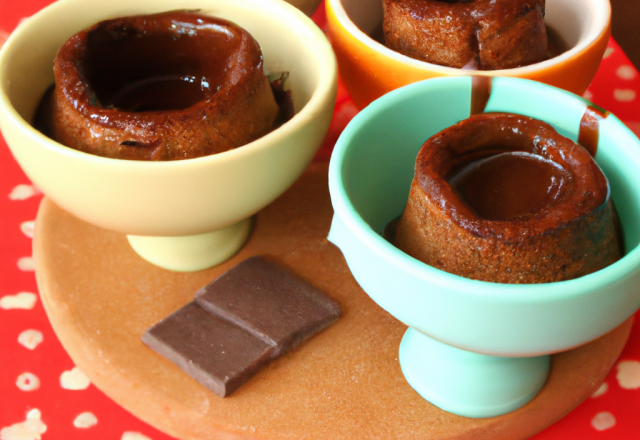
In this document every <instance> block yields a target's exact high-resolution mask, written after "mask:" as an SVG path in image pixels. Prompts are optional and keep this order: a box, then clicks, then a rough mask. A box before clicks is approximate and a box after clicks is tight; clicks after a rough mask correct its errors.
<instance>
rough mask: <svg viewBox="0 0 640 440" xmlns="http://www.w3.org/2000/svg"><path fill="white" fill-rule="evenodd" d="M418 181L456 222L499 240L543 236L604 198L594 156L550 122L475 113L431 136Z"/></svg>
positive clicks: (418, 167) (603, 180)
mask: <svg viewBox="0 0 640 440" xmlns="http://www.w3.org/2000/svg"><path fill="white" fill-rule="evenodd" d="M416 181H417V182H418V185H419V186H420V188H421V189H422V190H423V191H424V192H425V193H426V194H428V196H429V197H430V198H431V199H432V200H434V201H435V203H436V204H438V205H440V206H441V207H442V209H443V211H444V212H445V213H446V214H447V215H448V216H449V217H450V218H451V219H452V220H453V221H455V222H456V223H458V224H459V225H460V226H461V227H463V228H465V229H466V230H468V231H470V232H472V233H473V234H475V235H478V236H483V237H486V236H496V237H499V238H500V239H501V240H504V241H513V240H518V239H519V238H520V237H522V236H523V235H531V234H540V233H544V232H545V231H549V230H552V229H553V228H555V227H557V226H558V225H561V224H564V223H566V222H569V221H571V220H572V219H575V218H579V217H581V216H583V215H586V214H588V213H590V212H592V211H594V210H596V209H598V208H599V207H601V206H603V205H604V204H605V203H606V202H607V201H608V198H609V188H608V183H607V180H606V178H605V176H604V174H603V173H602V171H601V170H600V168H599V167H598V165H597V164H596V163H595V162H594V161H593V160H592V158H591V156H590V155H589V154H588V153H587V152H586V151H585V150H584V149H583V148H581V147H580V146H578V145H576V144H575V143H574V142H573V141H571V140H569V139H567V138H565V137H563V136H561V135H559V134H558V133H557V132H556V131H555V130H554V129H553V128H552V127H551V126H550V125H548V124H546V123H544V122H542V121H538V120H535V119H532V118H528V117H525V116H521V115H514V114H506V113H485V114H480V115H475V116H472V117H470V118H469V119H466V120H464V121H462V122H460V123H458V124H457V125H455V126H452V127H449V128H448V129H445V130H443V131H442V132H440V133H438V134H437V135H435V136H433V137H432V138H430V139H429V140H428V141H427V142H426V143H425V144H424V145H423V147H422V149H421V150H420V153H419V154H418V158H417V161H416Z"/></svg>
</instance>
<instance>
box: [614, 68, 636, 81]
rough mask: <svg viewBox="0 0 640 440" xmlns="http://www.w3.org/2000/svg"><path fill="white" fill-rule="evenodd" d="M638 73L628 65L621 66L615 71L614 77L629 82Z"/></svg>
mask: <svg viewBox="0 0 640 440" xmlns="http://www.w3.org/2000/svg"><path fill="white" fill-rule="evenodd" d="M637 74H638V72H636V69H634V68H633V67H632V66H630V65H628V64H623V65H622V66H620V67H618V68H617V69H616V76H617V77H618V78H620V79H623V80H627V81H630V80H632V79H633V78H635V77H636V75H637Z"/></svg>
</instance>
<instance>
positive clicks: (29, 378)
mask: <svg viewBox="0 0 640 440" xmlns="http://www.w3.org/2000/svg"><path fill="white" fill-rule="evenodd" d="M16 386H17V387H18V388H19V389H20V390H21V391H35V390H37V389H38V388H40V379H39V378H38V376H36V375H35V374H33V373H29V372H25V373H22V374H21V375H20V376H18V378H17V379H16Z"/></svg>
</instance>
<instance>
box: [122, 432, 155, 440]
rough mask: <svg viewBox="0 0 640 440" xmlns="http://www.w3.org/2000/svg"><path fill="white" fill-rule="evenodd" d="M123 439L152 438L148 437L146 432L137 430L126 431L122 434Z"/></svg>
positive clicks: (138, 439)
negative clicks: (142, 432)
mask: <svg viewBox="0 0 640 440" xmlns="http://www.w3.org/2000/svg"><path fill="white" fill-rule="evenodd" d="M121 440H151V438H149V437H147V436H146V435H144V434H141V433H139V432H135V431H125V432H124V433H123V434H122V438H121Z"/></svg>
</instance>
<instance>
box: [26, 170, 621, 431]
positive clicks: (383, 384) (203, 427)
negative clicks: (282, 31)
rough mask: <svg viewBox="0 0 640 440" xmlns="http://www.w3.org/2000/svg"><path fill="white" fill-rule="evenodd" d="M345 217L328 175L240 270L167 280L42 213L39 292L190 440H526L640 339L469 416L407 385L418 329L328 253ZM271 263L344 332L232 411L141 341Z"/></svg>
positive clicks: (121, 394)
mask: <svg viewBox="0 0 640 440" xmlns="http://www.w3.org/2000/svg"><path fill="white" fill-rule="evenodd" d="M332 214H333V211H332V209H331V202H330V199H329V193H328V189H327V165H326V164H314V165H312V166H311V167H310V168H309V170H308V171H307V172H306V173H305V174H304V175H303V176H302V178H301V179H300V180H299V181H298V182H297V183H296V184H295V185H294V186H293V187H292V188H291V189H290V190H289V191H288V192H287V193H286V194H284V195H283V196H282V197H280V198H279V199H278V200H276V201H275V202H274V203H273V204H271V205H270V206H268V207H267V208H265V209H264V210H263V211H261V212H260V213H259V214H258V216H257V221H256V227H255V230H254V232H253V235H252V237H251V239H250V241H249V242H248V244H247V245H246V246H245V247H244V248H243V249H242V251H241V252H240V253H239V254H238V255H236V256H235V257H233V258H232V259H231V260H230V261H227V262H226V263H224V264H222V265H221V266H218V267H215V268H212V269H208V270H205V271H201V272H196V273H186V274H185V273H175V272H169V271H165V270H162V269H159V268H157V267H155V266H152V265H151V264H149V263H147V262H145V261H143V260H142V259H140V258H139V257H138V256H137V255H136V254H135V253H134V252H133V251H132V250H131V248H130V247H129V245H128V242H127V240H126V238H125V237H124V236H123V235H121V234H117V233H113V232H109V231H105V230H103V229H99V228H97V227H95V226H92V225H90V224H87V223H85V222H83V221H81V220H78V219H77V218H75V217H73V216H71V215H69V214H67V213H66V212H64V211H62V210H61V209H60V208H58V207H57V206H56V205H55V204H53V203H52V202H51V201H49V200H47V199H45V200H44V201H43V202H42V205H41V207H40V211H39V213H38V219H37V222H36V234H35V241H34V256H35V259H36V265H37V266H36V267H37V280H38V285H39V288H40V292H41V294H42V298H43V302H44V305H45V308H46V310H47V313H48V315H49V318H50V320H51V322H52V324H53V327H54V329H55V331H56V333H57V335H58V337H59V338H60V340H61V342H62V344H63V345H64V347H65V349H66V350H67V351H68V352H69V354H70V355H71V357H72V359H73V360H74V362H75V363H76V364H77V365H78V367H79V368H80V369H81V370H83V371H84V372H85V373H86V374H87V375H88V376H89V378H90V379H91V380H92V382H93V383H94V384H95V385H96V386H97V387H99V388H100V389H101V390H103V391H104V392H105V393H106V394H107V395H109V396H110V397H111V398H113V399H114V400H115V401H116V402H118V403H119V404H120V405H122V406H123V407H124V408H126V409H128V410H129V411H131V412H132V413H133V414H135V415H136V416H138V417H140V418H141V419H143V420H145V421H146V422H148V423H150V424H151V425H153V426H155V427H157V428H159V429H161V430H163V431H165V432H167V433H168V434H170V435H172V436H175V437H177V438H180V439H199V440H206V439H269V440H279V439H322V440H333V439H389V438H397V439H426V438H428V439H445V438H446V439H463V438H464V439H492V440H496V439H509V440H513V439H520V438H527V437H529V436H531V435H533V434H534V433H536V432H538V431H540V430H542V429H544V428H545V427H546V426H548V425H550V424H552V423H553V422H555V421H556V420H558V419H560V418H561V417H562V416H564V415H565V414H566V413H568V412H569V411H571V410H572V409H573V408H574V407H575V406H577V405H578V404H579V403H580V402H582V401H583V400H584V399H586V398H588V397H589V396H590V395H591V394H592V393H593V392H594V391H595V390H596V389H597V388H598V386H599V385H600V384H601V382H602V381H603V380H604V378H605V376H606V374H607V373H608V371H609V370H610V369H611V367H612V366H613V364H614V362H615V360H616V358H617V357H618V355H619V354H620V352H621V350H622V348H623V346H624V344H625V342H626V340H627V337H628V334H629V330H630V327H631V321H627V322H626V323H624V324H623V325H621V326H620V327H619V328H617V329H616V330H614V331H612V332H611V333H609V334H607V335H605V336H604V337H602V338H600V339H599V340H596V341H594V342H591V343H590V344H587V345H585V346H582V347H579V348H576V349H574V350H571V351H568V352H565V353H560V354H557V355H554V356H553V357H552V369H551V374H550V377H549V379H548V381H547V384H546V385H545V387H544V388H543V389H542V391H541V392H540V393H539V394H538V396H537V397H536V398H535V399H534V400H533V401H531V402H530V403H529V404H527V405H526V406H524V407H523V408H521V409H519V410H517V411H514V412H512V413H510V414H507V415H504V416H501V417H495V418H489V419H468V418H464V417H459V416H455V415H452V414H449V413H447V412H445V411H442V410H440V409H439V408H437V407H434V406H433V405H431V404H430V403H429V402H427V401H425V400H423V399H422V398H421V397H420V396H418V394H417V393H416V392H415V391H413V389H412V388H411V387H409V385H408V384H407V383H406V382H405V380H404V378H403V376H402V373H401V371H400V366H399V364H398V346H399V343H400V339H401V337H402V335H403V333H404V331H405V329H406V327H405V326H404V325H402V324H401V323H399V322H398V321H397V320H395V319H394V318H393V317H391V316H390V315H389V314H387V313H386V312H385V311H383V310H382V309H380V308H379V307H378V306H377V305H376V304H375V303H374V302H373V301H372V300H371V299H370V298H369V297H368V296H367V295H366V294H365V293H364V292H363V291H362V289H360V287H359V286H358V284H357V283H356V282H355V280H354V279H353V277H352V276H351V273H350V272H349V269H348V268H347V265H346V263H345V261H344V259H343V257H342V254H341V253H340V251H339V250H338V249H337V248H336V247H335V246H334V245H333V244H331V243H329V242H328V241H327V240H326V236H327V232H328V230H329V226H330V223H331V217H332ZM252 255H265V256H266V257H267V258H268V259H270V260H272V261H275V262H277V263H279V264H281V265H283V266H285V267H288V268H289V269H291V270H293V271H294V272H297V273H298V274H299V275H301V276H302V277H303V278H305V279H307V280H308V281H309V282H311V283H312V284H313V285H315V286H317V287H318V288H320V289H322V290H323V291H324V292H326V293H327V294H328V295H329V296H331V297H332V298H334V299H335V300H337V301H338V302H339V303H340V305H341V307H342V312H343V315H342V317H341V318H340V320H339V321H338V322H337V323H336V324H334V325H333V326H331V327H330V328H328V329H327V330H325V331H324V332H322V333H320V334H319V335H317V336H315V337H314V338H312V339H311V340H309V341H307V342H306V343H305V344H303V345H302V346H300V347H298V348H297V349H295V350H294V351H293V352H291V353H288V354H286V355H284V356H283V357H281V358H279V359H277V360H276V361H274V362H272V363H271V364H270V365H269V366H267V367H266V368H265V369H263V370H262V371H260V372H259V373H257V374H256V375H255V376H254V377H253V378H251V379H250V380H249V381H248V382H247V383H246V384H244V385H243V386H242V387H240V389H238V390H237V391H236V392H235V393H233V394H232V395H231V396H229V397H227V398H224V399H222V398H219V397H217V396H215V395H214V394H212V393H211V392H209V391H208V390H207V389H205V388H204V387H202V386H201V385H200V384H198V383H197V382H196V381H194V380H193V379H191V378H190V377H188V376H187V375H186V374H184V373H183V372H182V371H181V370H180V369H178V367H176V366H175V365H174V364H172V363H171V362H169V361H167V360H165V359H164V358H162V357H161V356H159V355H157V354H156V353H154V352H153V351H151V350H150V349H148V348H147V347H146V346H144V345H143V344H142V342H141V340H140V337H141V335H142V334H143V332H144V331H145V330H146V329H147V328H149V327H150V326H151V325H152V324H154V323H156V322H157V321H159V320H160V319H162V318H164V317H165V316H167V315H169V314H170V313H171V312H173V311H174V310H176V309H178V308H180V307H182V306H183V305H184V304H186V303H187V302H189V301H190V300H192V299H193V296H194V293H195V292H196V291H197V290H198V289H199V288H201V287H203V286H204V285H206V284H208V283H209V282H210V281H212V280H213V279H214V278H216V277H217V276H218V275H219V274H221V273H222V272H224V271H226V270H227V269H229V268H231V267H232V266H234V265H236V264H237V263H239V262H240V261H242V260H244V259H245V258H247V257H249V256H252Z"/></svg>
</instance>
